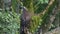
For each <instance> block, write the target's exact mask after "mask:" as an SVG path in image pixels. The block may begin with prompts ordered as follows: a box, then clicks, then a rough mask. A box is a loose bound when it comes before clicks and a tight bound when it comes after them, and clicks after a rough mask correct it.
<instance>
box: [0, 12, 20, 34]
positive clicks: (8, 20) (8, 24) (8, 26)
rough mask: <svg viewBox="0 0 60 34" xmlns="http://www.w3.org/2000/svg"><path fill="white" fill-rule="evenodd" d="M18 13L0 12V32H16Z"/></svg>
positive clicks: (11, 33) (18, 26) (12, 33)
mask: <svg viewBox="0 0 60 34" xmlns="http://www.w3.org/2000/svg"><path fill="white" fill-rule="evenodd" d="M19 16H20V15H17V14H16V13H15V14H13V13H11V14H9V13H2V12H0V28H1V30H0V33H4V32H6V34H16V33H17V31H18V29H19V28H20V24H19V23H20V19H19Z"/></svg>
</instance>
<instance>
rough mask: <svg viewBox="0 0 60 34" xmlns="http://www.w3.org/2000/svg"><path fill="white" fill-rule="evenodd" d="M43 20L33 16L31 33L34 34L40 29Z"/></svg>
mask: <svg viewBox="0 0 60 34" xmlns="http://www.w3.org/2000/svg"><path fill="white" fill-rule="evenodd" d="M41 22H42V19H41V17H39V16H32V22H31V26H30V32H32V33H34V32H35V31H36V30H37V28H39V27H38V26H40V25H41V24H42V23H41Z"/></svg>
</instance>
